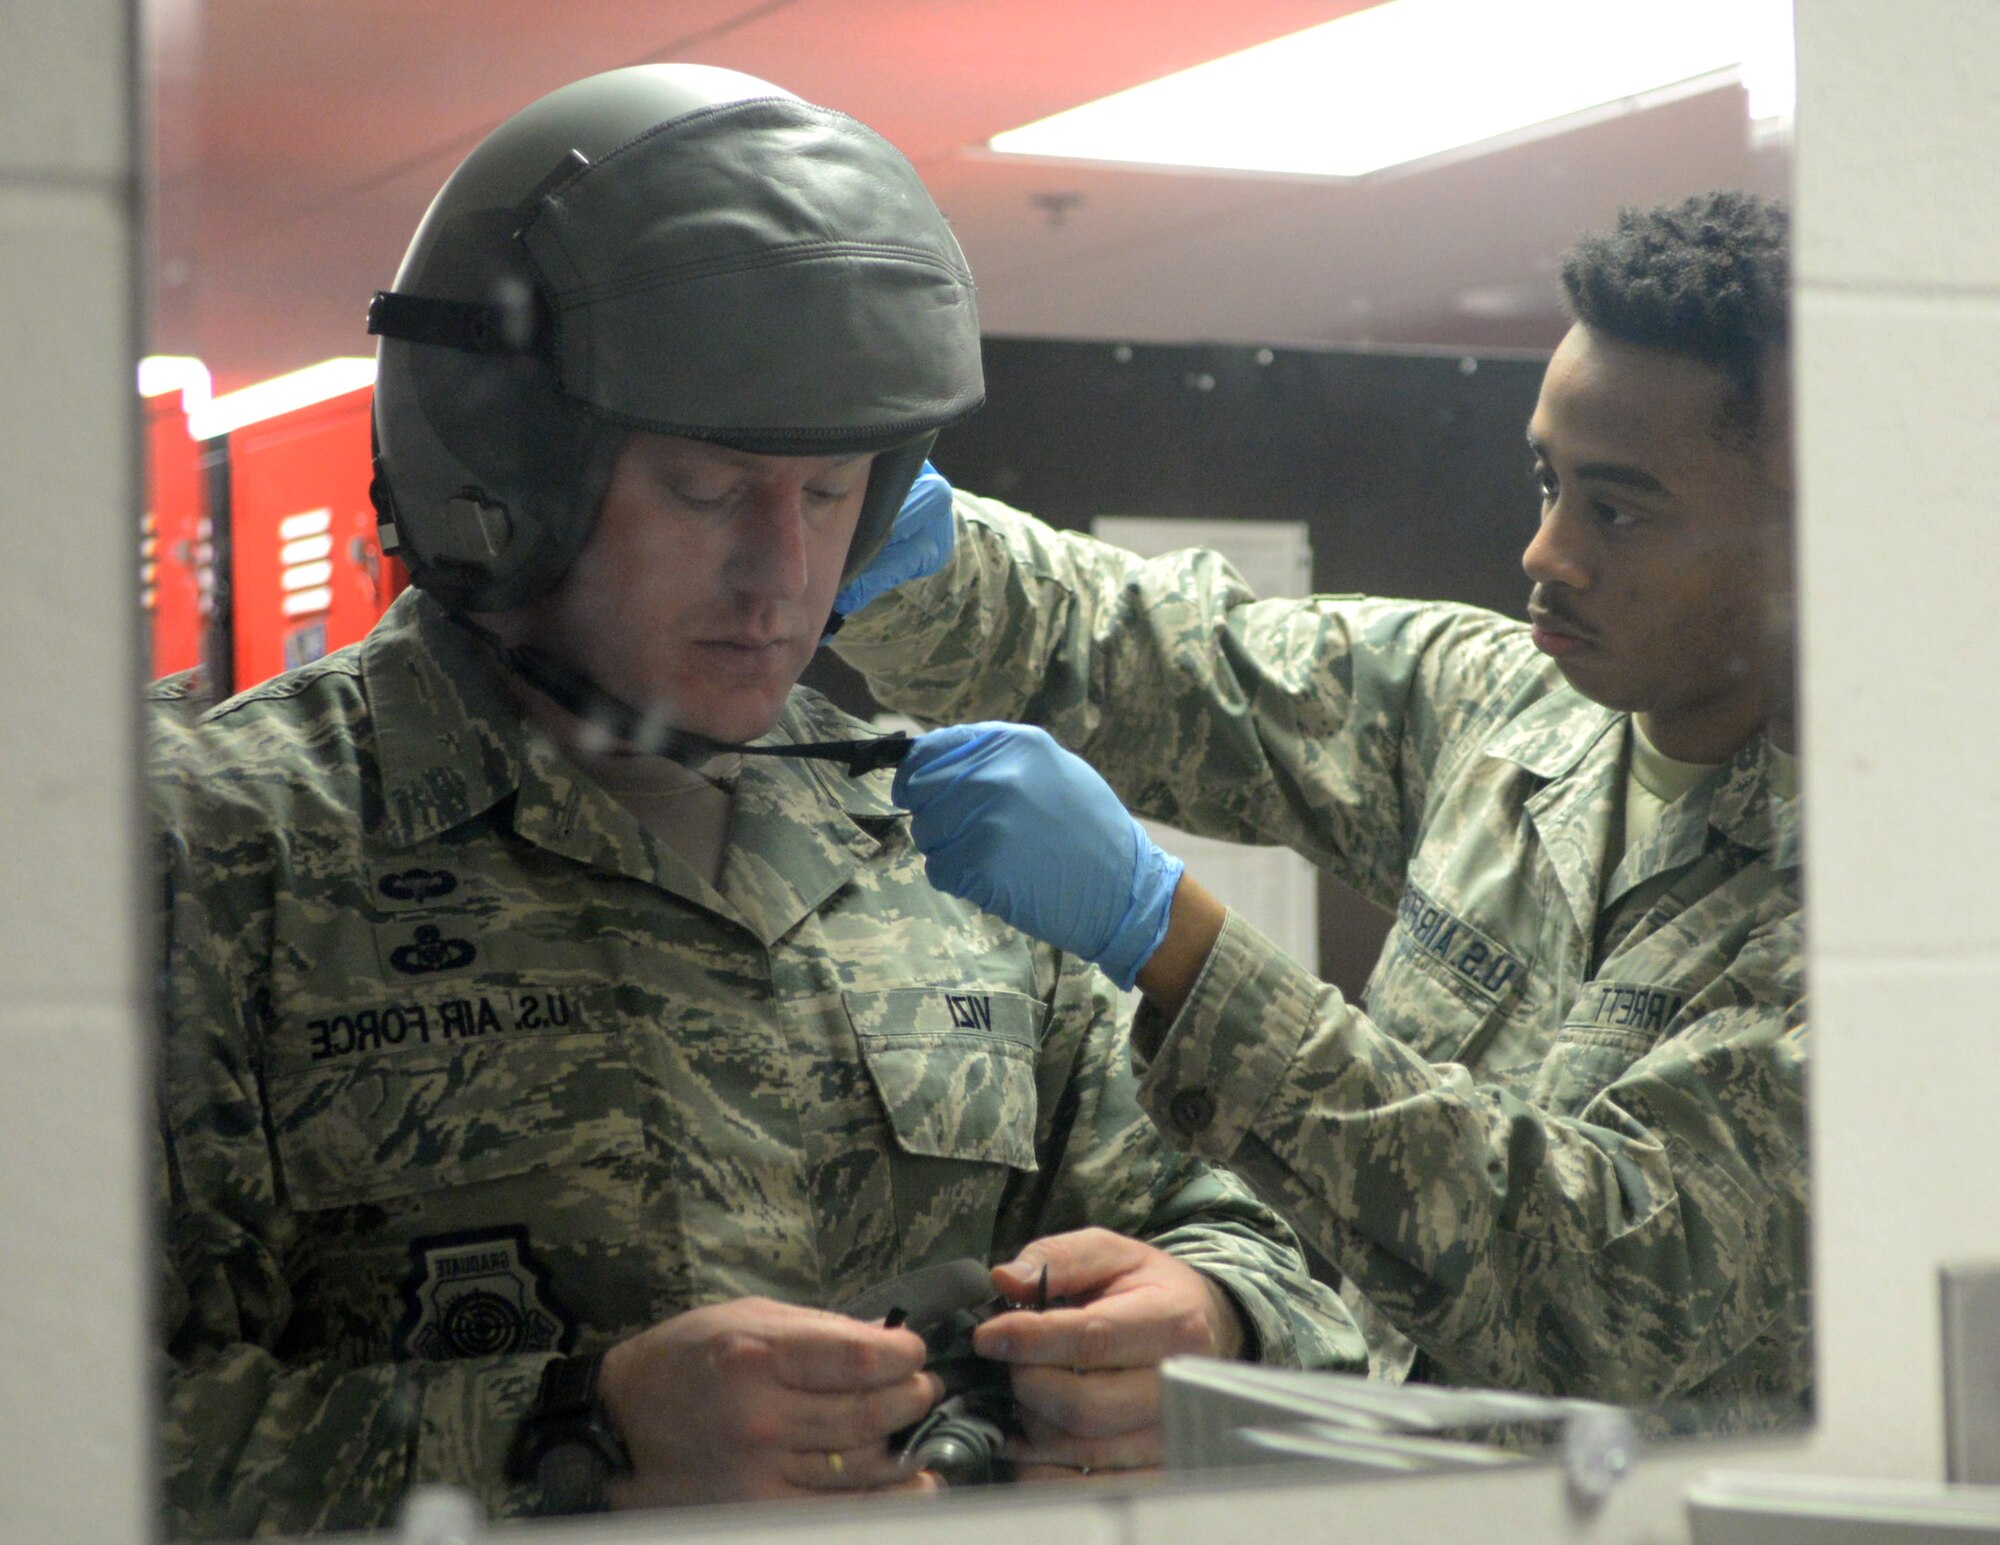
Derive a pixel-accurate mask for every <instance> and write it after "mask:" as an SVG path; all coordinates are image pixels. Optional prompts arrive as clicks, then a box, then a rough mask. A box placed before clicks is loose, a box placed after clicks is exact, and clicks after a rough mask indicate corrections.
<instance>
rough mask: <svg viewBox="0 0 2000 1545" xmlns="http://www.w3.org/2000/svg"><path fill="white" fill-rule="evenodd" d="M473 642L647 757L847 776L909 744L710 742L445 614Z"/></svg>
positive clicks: (895, 738)
mask: <svg viewBox="0 0 2000 1545" xmlns="http://www.w3.org/2000/svg"><path fill="white" fill-rule="evenodd" d="M445 615H447V616H448V617H450V618H451V620H452V621H453V622H455V623H457V624H458V625H459V626H460V627H461V628H463V629H465V631H466V632H468V633H470V634H471V635H472V636H473V637H474V638H476V639H478V640H479V641H480V642H481V643H483V644H485V645H486V646H487V647H488V648H490V649H492V650H493V652H494V653H495V654H497V655H498V656H499V657H500V660H501V663H502V664H504V665H505V666H506V667H507V668H508V669H509V670H511V671H513V672H514V674H515V675H517V676H519V677H520V678H521V680H523V681H525V682H526V683H527V684H528V685H529V686H531V687H533V688H534V689H535V690H536V691H537V692H539V693H541V694H542V696H544V697H546V698H547V699H548V700H549V701H550V702H552V703H554V704H555V705H556V706H557V707H558V708H560V709H562V710H563V711H564V712H566V713H569V714H571V715H573V716H575V717H576V718H578V719H581V720H582V721H583V722H584V723H586V724H589V725H592V726H594V727H595V728H597V729H600V730H602V731H603V732H604V733H605V734H607V735H609V736H610V737H611V738H612V739H613V740H616V741H618V742H620V743H622V744H624V745H628V746H630V747H631V748H632V749H633V750H635V751H638V752H641V753H643V754H644V755H647V756H663V757H666V758H668V759H669V760H670V761H675V762H684V763H694V762H702V761H706V760H707V759H708V758H710V757H712V756H720V755H722V754H724V753H726V752H733V753H735V754H736V755H738V756H795V757H805V758H808V759H810V760H813V761H820V762H835V763H839V764H840V765H841V766H843V767H844V768H845V769H846V771H847V774H848V776H849V777H854V778H858V777H860V776H861V775H862V774H864V773H871V772H879V771H881V770H882V769H883V768H886V767H894V766H896V765H898V764H899V763H900V762H901V761H902V760H903V758H904V757H906V756H907V755H909V751H910V747H911V745H912V744H913V742H912V741H911V739H910V737H909V736H908V735H906V734H905V733H904V732H903V731H901V730H896V731H894V732H893V733H891V734H887V735H876V736H871V737H870V738H868V739H866V740H815V741H805V742H801V743H797V744H793V745H788V746H752V745H744V744H731V743H729V742H727V741H721V740H711V739H709V737H708V736H706V735H698V734H696V733H695V732H694V731H693V730H684V729H677V728H675V727H674V726H673V725H672V724H669V723H668V722H667V719H666V716H665V715H664V714H660V713H642V712H641V711H640V710H639V709H637V708H634V707H633V706H632V705H631V704H630V703H628V702H626V701H625V700H624V699H623V698H621V697H618V696H617V695H615V694H614V693H611V692H608V691H606V690H605V689H604V688H603V687H600V686H599V685H598V684H597V683H596V682H594V681H592V680H591V679H590V678H589V677H588V676H586V675H584V674H583V673H582V672H581V671H578V670H576V669H574V668H572V667H571V666H568V665H566V664H564V663H563V662H562V661H561V660H558V659H557V658H556V657H555V656H554V655H552V654H550V653H548V652H547V651H546V650H542V649H537V648H536V647H535V646H534V645H532V644H509V643H507V642H506V641H505V640H504V639H502V638H501V637H500V636H499V634H497V633H495V632H493V630H492V629H490V628H485V627H482V626H480V624H478V623H476V622H474V621H473V620H472V619H471V618H470V617H467V616H465V615H463V614H462V613H460V612H455V611H447V612H446V614H445Z"/></svg>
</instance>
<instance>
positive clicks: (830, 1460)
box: [826, 1448, 847, 1475]
mask: <svg viewBox="0 0 2000 1545" xmlns="http://www.w3.org/2000/svg"><path fill="white" fill-rule="evenodd" d="M826 1467H827V1469H829V1470H831V1471H832V1472H833V1473H834V1474H835V1475H839V1474H841V1473H842V1472H843V1471H845V1470H846V1469H847V1461H846V1460H845V1459H842V1458H841V1457H840V1451H839V1450H838V1449H831V1448H830V1449H828V1450H827V1451H826Z"/></svg>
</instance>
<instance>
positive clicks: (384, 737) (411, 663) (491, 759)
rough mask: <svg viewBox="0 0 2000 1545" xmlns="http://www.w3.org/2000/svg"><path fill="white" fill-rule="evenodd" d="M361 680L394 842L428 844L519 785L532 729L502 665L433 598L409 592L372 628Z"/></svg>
mask: <svg viewBox="0 0 2000 1545" xmlns="http://www.w3.org/2000/svg"><path fill="white" fill-rule="evenodd" d="M361 678H362V682H363V685H364V687H365V688H366V691H367V693H368V701H369V704H370V705H371V708H372V710H373V717H374V723H375V746H376V754H377V756H378V757H379V758H380V760H381V768H382V818H381V833H382V836H383V839H384V840H385V841H387V842H388V843H389V844H390V845H391V846H393V847H411V846H414V845H415V844H417V843H419V842H424V841H427V840H429V839H430V838H432V837H435V836H437V835H438V834H439V833H441V832H445V831H448V830H450V829H451V828H452V827H454V826H458V825H461V824H462V823H464V822H466V821H469V820H471V819H472V818H473V817H475V816H478V815H483V814H485V813H486V811H488V810H490V809H492V808H493V806H494V805H496V804H498V803H499V802H500V801H501V800H503V799H505V798H506V797H507V796H508V795H510V794H512V793H514V792H515V791H516V790H518V789H519V787H520V784H521V764H522V754H523V751H522V742H523V737H524V734H525V725H524V723H523V721H522V718H521V715H520V712H519V711H518V710H517V709H516V708H515V707H514V704H513V702H512V700H511V699H510V698H509V697H508V695H507V689H506V686H505V685H504V683H503V682H502V680H501V676H500V666H499V665H498V663H497V662H496V661H495V660H494V659H493V657H492V656H491V655H490V654H489V653H488V652H487V651H486V649H485V648H484V647H482V646H481V645H480V644H479V643H478V642H476V641H475V640H474V639H473V638H472V637H471V635H469V634H468V633H466V632H465V631H464V629H462V628H459V627H457V626H456V625H454V624H453V623H452V621H451V619H450V618H449V617H448V616H447V615H446V613H445V611H444V608H443V607H441V606H439V605H438V604H437V602H435V601H433V600H432V599H431V598H430V597H429V596H428V595H425V594H424V593H423V592H422V591H420V590H416V589H414V588H413V589H409V590H405V591H404V592H403V593H402V594H401V595H400V596H398V597H397V598H396V601H395V604H394V605H392V606H391V607H390V608H389V610H388V611H387V612H386V613H385V614H384V615H383V618H382V620H381V621H380V622H378V623H377V624H376V625H375V626H374V628H372V629H371V630H370V631H369V634H368V636H367V637H366V638H365V639H363V640H362V643H361Z"/></svg>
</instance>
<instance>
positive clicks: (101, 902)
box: [0, 0, 148, 1545]
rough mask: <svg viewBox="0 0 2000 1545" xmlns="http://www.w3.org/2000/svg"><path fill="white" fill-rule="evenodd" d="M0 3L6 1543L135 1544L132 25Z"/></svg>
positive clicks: (82, 7) (141, 1509)
mask: <svg viewBox="0 0 2000 1545" xmlns="http://www.w3.org/2000/svg"><path fill="white" fill-rule="evenodd" d="M127 12H128V7H127V5H126V4H125V3H124V0H26V3H23V0H0V1539H4V1540H8V1541H20V1542H23V1545H28V1542H36V1545H40V1542H44V1541H46V1542H52V1545H53V1542H69V1541H76V1542H82V1541H94V1542H95V1541H104V1542H115V1541H125V1540H137V1539H140V1538H142V1537H143V1536H144V1533H145V1519H146V1517H147V1512H148V1503H147V1501H146V1497H145V1489H144V1486H143V1476H144V1472H145V1465H146V1454H147V1439H146V1423H145V1417H144V1406H145V1400H144V1396H143V1391H142V1379H143V1377H144V1374H143V1370H144V1368H145V1366H146V1364H145V1361H144V1350H143V1347H144V1340H145V1337H144V1325H145V1302H146V1291H145V1289H146V1283H147V1281H148V1277H147V1268H145V1267H144V1266H143V1265H142V1262H143V1260H144V1258H145V1257H144V1253H143V1251H142V1240H141V1235H140V1222H139V1220H140V1217H141V1208H140V1206H139V1200H138V1198H139V1191H138V1185H139V1175H140V1167H139V1150H138V1140H139V1134H140V1132H141V1131H142V1127H141V1125H140V1106H139V1103H138V1102H139V1097H140V1091H141V1069H140V1061H139V1049H140V1047H141V1045H142V1040H141V1028H142V1027H141V1021H140V1017H139V1012H138V1001H139V994H138V991H137V987H138V962H139V953H138V949H137V938H136V935H135V931H134V930H135V920H136V916H137V906H136V902H137V890H136V886H135V883H134V874H135V869H136V863H137V858H138V844H137V841H136V836H137V830H138V827H137V821H136V817H135V813H134V804H133V800H134V787H135V778H134V771H133V767H134V752H133V734H134V725H135V722H136V713H135V711H134V707H133V703H134V698H133V690H132V689H133V684H134V682H135V680H136V675H135V672H136V668H137V661H138V655H137V636H138V635H137V627H136V615H135V610H136V600H135V594H136V592H135V584H136V578H137V569H136V564H137V549H136V545H135V540H134V533H135V531H136V529H137V528H136V527H135V525H134V523H133V522H134V520H135V518H136V517H135V510H136V508H137V504H136V498H137V495H136V490H135V479H134V467H135V465H136V459H137V457H136V447H135V436H136V405H135V403H134V400H133V398H134V394H133V388H132V361H133V359H134V358H135V355H134V343H135V339H136V337H137V328H136V321H135V316H134V293H135V292H134V284H133V280H134V261H133V234H134V197H133V175H132V173H133V155H132V148H131V140H132V136H131V133H130V128H129V125H130V123H131V120H132V116H133V106H132V92H131V71H130V60H131V47H130V29H131V20H130V17H129V16H128V14H127Z"/></svg>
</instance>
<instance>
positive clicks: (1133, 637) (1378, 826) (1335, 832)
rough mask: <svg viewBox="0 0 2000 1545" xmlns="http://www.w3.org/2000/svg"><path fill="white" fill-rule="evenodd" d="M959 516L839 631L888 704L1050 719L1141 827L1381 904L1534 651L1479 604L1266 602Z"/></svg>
mask: <svg viewBox="0 0 2000 1545" xmlns="http://www.w3.org/2000/svg"><path fill="white" fill-rule="evenodd" d="M955 512H956V519H957V535H956V540H955V543H954V550H953V555H952V560H951V562H950V563H949V564H948V565H947V566H946V567H945V569H944V570H942V571H941V572H940V573H939V574H937V575H934V576H932V577H930V578H928V579H924V580H919V581H915V582H913V583H911V584H909V585H905V586H903V587H901V588H900V589H898V590H894V591H891V592H889V593H888V594H886V595H884V596H882V597H881V598H879V599H877V600H875V601H873V602H871V603H870V604H869V605H868V606H867V607H865V608H864V609H863V610H861V611H860V612H858V613H856V614H855V616H854V617H853V618H852V619H850V620H849V622H848V623H847V624H846V626H845V627H844V628H843V629H842V631H841V633H840V635H839V636H838V638H837V639H836V640H835V648H836V649H837V650H838V651H839V652H840V654H841V655H842V656H843V657H844V658H845V659H846V660H847V661H848V663H849V664H851V665H853V666H855V667H856V668H857V669H859V670H861V671H862V672H863V673H864V674H865V676H866V677H867V680H868V684H869V687H870V689H871V690H872V691H873V692H874V693H875V695H876V697H877V698H878V699H880V700H881V701H882V702H883V703H885V704H886V705H888V706H889V707H891V708H895V709H898V710H900V711H902V712H905V713H908V714H911V715H912V716H914V717H916V718H918V719H919V720H922V721H925V722H928V723H962V722H965V721H968V720H975V719H1012V720H1018V721H1021V722H1025V723H1030V724H1039V725H1041V726H1043V727H1044V728H1046V729H1047V730H1048V731H1049V733H1050V734H1052V735H1054V736H1055V737H1056V738H1057V739H1058V740H1060V741H1061V742H1062V743H1063V744H1064V745H1066V746H1068V747H1069V748H1070V749H1071V750H1073V751H1076V752H1077V753H1078V754H1080V755H1081V756H1083V757H1084V758H1085V759H1086V760H1087V761H1089V762H1090V764H1091V765H1092V766H1093V767H1095V768H1096V769H1097V770H1098V771H1099V772H1100V773H1102V774H1103V775H1104V777H1105V779H1106V780H1107V781H1108V782H1109V783H1110V784H1111V786H1112V787H1113V788H1114V789H1115V790H1117V792H1118V795H1119V797H1120V798H1121V799H1123V800H1124V802H1125V803H1126V805H1127V806H1129V807H1130V808H1131V809H1133V810H1135V811H1137V812H1139V813H1140V814H1142V815H1147V816H1151V817H1153V818H1154V819H1156V820H1161V821H1165V822H1166V823H1167V824H1169V825H1171V826H1176V827H1179V828H1181V829H1182V830H1185V831H1193V832H1199V833H1201V834H1202V835H1204V836H1209V837H1216V838H1220V839H1222V840H1225V841H1235V842H1246V843H1256V844H1265V845H1273V846H1282V847H1289V848H1291V849H1293V850H1294V851H1296V852H1298V853H1300V854H1303V855H1304V856H1305V857H1306V858H1308V859H1310V860H1311V861H1312V862H1313V863H1315V864H1318V865H1320V866H1321V867H1323V868H1328V869H1331V870H1333V871H1334V872H1335V873H1337V874H1339V875H1340V876H1341V877H1342V878H1343V879H1346V880H1347V881H1348V882H1349V883H1351V884H1353V885H1355V886H1357V887H1358V888H1359V889H1361V890H1362V892H1363V893H1364V894H1366V895H1369V896H1371V897H1373V898H1374V899H1376V900H1378V901H1382V902H1384V903H1385V904H1392V903H1393V901H1394V898H1395V897H1396V896H1397V895H1398V894H1399V893H1400V891H1401V887H1402V876H1403V868H1404V865H1405V863H1406V861H1407V858H1408V853H1409V847H1410V844H1411V842H1412V841H1413V839H1414V836H1415V832H1416V829H1417V824H1418V822H1419V820H1420V819H1421V814H1422V810H1423V805H1424V800H1425V797H1426V793H1427V791H1428V788H1429V786H1430V783H1431V780H1432V775H1433V772H1434V770H1435V768H1436V767H1437V766H1438V765H1439V763H1440V759H1441V758H1442V757H1443V756H1444V754H1445V753H1446V752H1447V750H1448V749H1449V748H1451V747H1452V746H1455V745H1464V744H1467V743H1468V732H1469V731H1470V730H1471V729H1473V728H1475V727H1476V726H1477V725H1479V724H1482V723H1485V722H1487V721H1488V720H1489V719H1490V718H1491V716H1492V714H1493V713H1494V712H1495V710H1496V704H1497V703H1498V702H1499V701H1500V700H1501V699H1502V698H1503V697H1505V696H1507V695H1509V694H1508V693H1507V692H1505V691H1503V690H1502V689H1503V688H1505V687H1507V685H1508V684H1509V682H1510V681H1511V680H1512V679H1513V678H1515V677H1517V676H1519V675H1520V674H1521V673H1522V672H1523V669H1524V661H1526V662H1532V661H1533V659H1534V658H1535V657H1534V655H1533V652H1532V650H1529V649H1527V647H1526V646H1525V644H1524V643H1523V641H1522V640H1523V637H1524V631H1523V629H1522V627H1521V625H1520V624H1518V623H1513V622H1509V621H1508V620H1507V619H1505V618H1502V617H1499V616H1496V615H1494V614H1492V613H1489V612H1483V611H1480V610H1477V609H1476V608H1471V607H1463V606H1454V605H1448V604H1438V603H1420V602H1405V601H1385V600H1375V599H1369V598H1365V597H1360V596H1317V597H1312V598H1309V599H1304V600H1276V599H1274V600H1269V601H1259V600H1257V599H1256V597H1255V596H1254V595H1253V594H1252V592H1251V591H1250V589H1249V587H1248V586H1247V585H1246V584H1245V583H1244V581H1243V580H1242V578H1241V577H1240V576H1238V575H1237V573H1236V571H1235V570H1234V569H1233V568H1231V567H1230V566H1229V564H1228V562H1227V561H1226V560H1225V559H1224V558H1222V556H1221V555H1220V554H1218V553H1214V552H1209V551H1205V550H1202V549H1193V548H1191V549H1188V550H1186V551H1183V552H1178V553H1169V554H1166V555H1164V556H1162V557H1159V558H1154V559H1140V558H1138V557H1136V556H1134V555H1133V554H1131V553H1127V552H1125V551H1124V550H1122V549H1120V548H1116V547H1112V546H1110V545H1108V544H1106V543H1103V542H1098V541H1095V540H1094V539H1092V538H1090V537H1086V536H1081V535H1078V534H1076V533H1073V532H1064V531H1056V530H1053V529H1052V528H1050V527H1048V526H1046V525H1044V524H1043V523H1042V522H1040V521H1038V520H1036V519H1035V518H1034V517H1032V516H1030V515H1026V514H1023V513H1022V512H1020V511H1018V510H1013V509H1010V508H1008V507H1007V506H1006V505H1004V504H1000V503H998V502H997V501H994V500H990V499H981V498H978V497H975V496H973V495H969V494H964V493H960V494H958V495H956V496H955Z"/></svg>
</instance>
